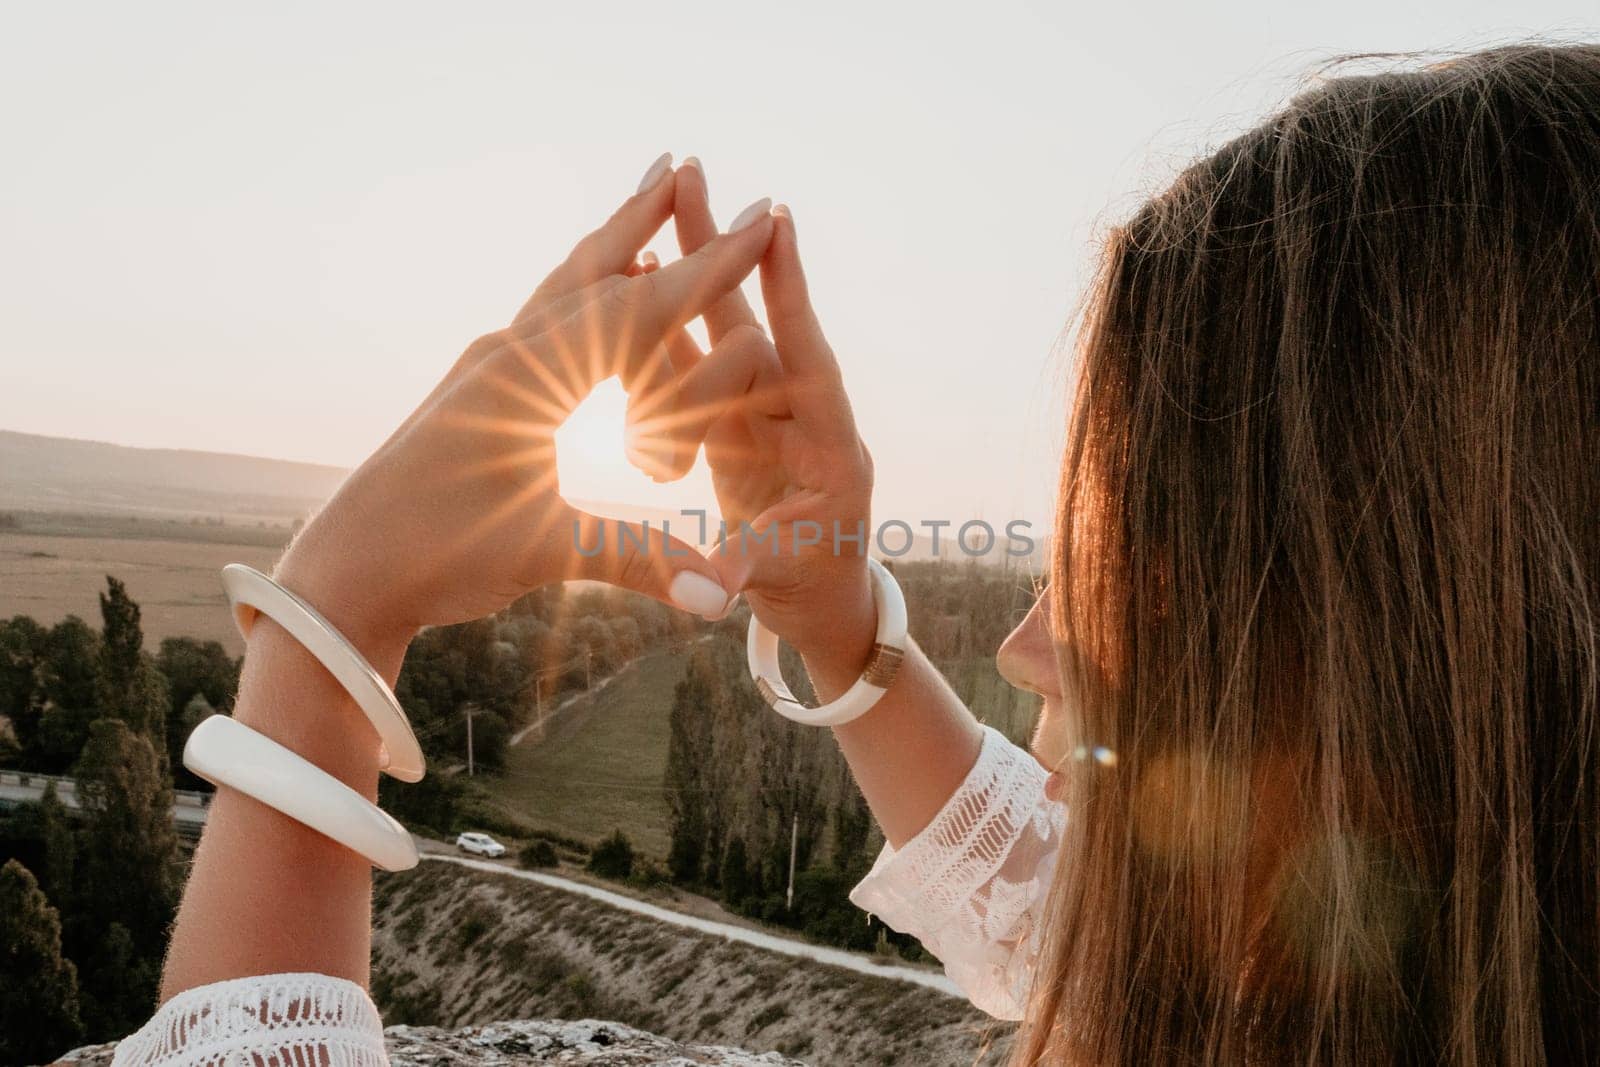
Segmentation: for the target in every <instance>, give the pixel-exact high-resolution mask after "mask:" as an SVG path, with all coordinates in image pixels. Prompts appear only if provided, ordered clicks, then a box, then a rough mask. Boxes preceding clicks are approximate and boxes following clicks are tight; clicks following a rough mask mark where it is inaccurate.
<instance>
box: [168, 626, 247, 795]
mask: <svg viewBox="0 0 1600 1067" xmlns="http://www.w3.org/2000/svg"><path fill="white" fill-rule="evenodd" d="M240 662H241V661H239V660H236V659H234V658H233V657H231V656H229V655H228V653H227V650H226V649H224V648H223V647H222V645H221V644H219V643H218V642H216V641H196V640H195V639H193V638H191V637H168V638H166V639H165V640H163V641H162V642H161V651H160V652H159V653H158V654H157V656H156V667H157V669H159V670H160V671H161V674H162V676H163V677H165V678H166V679H167V686H168V694H167V696H168V703H167V719H166V736H167V760H168V763H169V765H170V766H172V767H179V766H181V764H182V763H183V746H184V743H185V742H187V741H188V740H189V732H190V731H191V730H193V729H194V728H195V726H196V725H197V724H198V723H199V721H200V719H202V718H204V717H205V716H206V715H210V714H211V713H212V712H216V711H227V710H228V709H230V708H231V707H233V696H234V693H235V691H236V690H237V689H238V688H239V666H240ZM192 778H193V776H189V775H186V776H185V785H189V784H192V783H191V781H190V779H192ZM193 781H196V782H197V781H198V779H194V780H193Z"/></svg>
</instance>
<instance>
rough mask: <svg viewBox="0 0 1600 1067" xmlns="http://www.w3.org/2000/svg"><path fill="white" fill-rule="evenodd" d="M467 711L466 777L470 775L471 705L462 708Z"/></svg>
mask: <svg viewBox="0 0 1600 1067" xmlns="http://www.w3.org/2000/svg"><path fill="white" fill-rule="evenodd" d="M463 710H464V711H466V713H467V777H468V778H471V777H472V705H471V704H468V705H467V706H466V707H465V708H464V709H463Z"/></svg>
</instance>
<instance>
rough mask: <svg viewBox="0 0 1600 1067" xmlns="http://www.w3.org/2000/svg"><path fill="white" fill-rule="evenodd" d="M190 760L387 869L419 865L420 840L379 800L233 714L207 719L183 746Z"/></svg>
mask: <svg viewBox="0 0 1600 1067" xmlns="http://www.w3.org/2000/svg"><path fill="white" fill-rule="evenodd" d="M183 765H184V766H185V767H187V768H189V769H190V770H191V771H193V772H194V773H195V774H198V775H199V776H200V777H202V778H204V779H205V780H206V781H208V782H210V783H212V784H213V785H217V786H226V787H228V788H230V789H237V790H238V791H239V792H241V793H243V794H245V795H246V796H249V797H253V798H255V799H256V800H258V801H260V802H261V803H263V804H265V805H266V806H267V807H269V808H274V809H276V810H278V811H281V812H283V814H285V815H287V816H289V818H291V819H294V820H295V821H297V822H300V823H303V824H305V825H306V826H309V827H310V828H311V829H313V830H315V831H317V832H318V833H320V834H322V835H324V836H326V837H329V838H331V839H333V840H334V841H337V842H338V843H339V844H341V845H343V846H345V847H346V848H348V849H350V850H351V851H352V852H355V853H358V854H359V855H362V856H365V857H366V858H367V859H368V860H370V861H371V862H372V863H373V864H374V865H375V866H378V867H381V868H383V869H384V870H386V871H405V870H410V869H411V868H412V867H415V866H416V865H417V843H416V842H415V841H413V840H412V839H411V835H410V834H409V833H408V832H407V831H406V828H405V827H404V826H401V825H400V824H399V823H398V822H396V821H395V820H394V819H393V818H392V817H390V816H389V815H388V814H387V813H385V812H384V811H383V809H381V808H379V807H378V806H377V805H376V804H374V803H372V801H370V800H368V799H367V798H366V797H364V796H362V795H361V794H360V793H357V792H356V791H355V790H354V789H351V788H350V787H349V786H347V785H345V784H344V783H343V782H341V781H339V780H338V779H337V778H335V777H334V776H333V775H331V774H329V773H328V772H327V771H325V770H323V769H322V768H320V767H318V766H317V765H316V764H314V763H311V762H310V761H308V760H306V759H305V758H303V757H301V756H298V755H296V754H295V753H293V752H291V751H289V750H288V749H287V748H284V747H283V746H282V745H280V744H278V743H277V742H276V741H274V740H272V739H271V738H269V737H266V736H265V735H263V734H259V733H257V732H256V731H254V730H252V729H250V727H248V726H246V725H244V724H243V723H241V722H238V721H237V720H234V719H231V718H229V717H228V716H226V715H212V716H211V717H210V718H207V719H205V720H204V721H203V722H201V723H200V725H199V726H196V727H195V728H194V732H192V733H191V734H190V735H189V740H188V742H187V743H185V744H184V746H183Z"/></svg>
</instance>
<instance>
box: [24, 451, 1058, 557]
mask: <svg viewBox="0 0 1600 1067" xmlns="http://www.w3.org/2000/svg"><path fill="white" fill-rule="evenodd" d="M349 474H350V472H349V471H348V470H346V469H344V468H342V467H329V466H323V465H321V464H316V463H292V462H290V461H288V460H281V459H262V458H261V457H259V456H240V455H233V454H230V453H226V452H196V451H190V450H188V449H173V448H131V447H128V446H126V445H113V444H107V443H105V442H102V441H80V440H77V439H74V438H69V437H46V436H41V435H38V434H26V433H15V432H12V431H9V430H0V511H3V510H20V511H46V512H72V513H79V514H87V515H116V516H125V517H127V516H137V517H141V518H156V519H177V520H183V521H187V520H189V519H192V518H197V517H198V518H204V519H208V520H214V519H221V520H222V521H223V522H225V523H228V524H230V525H234V526H249V527H255V526H258V525H260V524H263V523H265V524H267V525H278V524H282V525H284V526H288V525H290V524H291V523H292V522H293V521H294V520H295V519H303V518H305V517H307V516H308V515H310V514H311V513H312V512H313V511H315V510H316V509H317V508H319V507H321V506H322V504H323V503H324V502H325V501H326V500H327V499H328V498H329V497H330V496H332V495H333V493H334V491H335V490H337V489H338V488H339V486H340V485H341V484H342V483H343V482H344V480H345V478H346V477H348V476H349ZM574 503H575V504H577V505H578V506H580V507H584V508H587V509H588V510H591V511H594V512H596V513H597V514H601V515H606V516H609V517H612V518H619V519H623V520H625V521H628V522H640V521H643V520H649V522H650V524H651V526H652V527H654V528H656V529H661V526H662V520H663V519H666V520H669V521H670V522H671V530H672V532H673V533H675V534H677V535H678V536H679V537H682V538H684V539H685V540H687V541H690V542H691V543H692V542H695V541H696V540H698V534H699V529H698V525H699V524H698V522H697V521H696V520H695V519H692V518H688V517H685V516H684V515H682V514H674V513H672V512H667V511H661V510H659V509H650V508H641V507H635V506H633V505H629V504H619V503H614V502H594V501H574ZM959 525H960V521H959V520H957V521H956V522H954V523H952V524H947V525H946V526H945V527H944V529H943V530H942V532H941V535H940V539H939V543H940V551H939V552H938V553H937V555H938V556H939V557H940V558H943V559H947V560H952V561H955V562H960V561H963V560H965V559H966V558H967V557H966V556H965V554H964V553H962V552H961V551H959V550H958V549H956V548H955V546H954V544H953V540H952V539H953V537H954V534H955V529H956V527H958V526H959ZM993 528H994V533H995V537H996V539H995V541H994V543H993V545H992V547H991V549H990V551H989V552H988V553H987V555H986V556H985V557H984V559H985V562H988V563H993V564H1002V565H1006V566H1011V567H1021V568H1023V569H1028V568H1034V569H1037V568H1038V566H1039V564H1040V563H1041V561H1042V560H1043V559H1044V558H1045V556H1046V552H1047V549H1046V539H1045V538H1043V537H1041V536H1040V534H1041V531H1038V530H1033V531H1031V534H1032V536H1033V537H1034V540H1035V542H1036V544H1035V549H1034V552H1033V553H1032V554H1031V555H1030V556H1028V557H1024V558H1022V559H1014V558H1013V559H1008V558H1007V557H1006V555H1005V553H1006V550H1007V548H1008V547H1010V546H1009V544H1008V542H1007V540H1006V530H1005V523H1004V522H995V523H994V524H993ZM708 533H709V534H710V536H711V537H712V538H713V539H714V538H715V536H716V516H715V515H714V514H713V515H712V517H711V520H710V528H709V530H708ZM908 533H911V534H914V535H915V536H913V537H912V538H911V540H910V542H909V543H908V542H907V534H908ZM973 536H974V537H979V536H980V535H979V534H978V533H977V532H976V531H975V532H974V534H973ZM883 543H884V544H885V545H887V546H890V547H891V548H892V549H895V550H897V551H899V552H900V554H899V555H898V556H897V558H900V559H904V560H907V561H911V560H925V559H932V558H934V557H935V552H934V551H933V548H934V543H933V540H932V538H931V537H930V536H929V531H928V530H927V529H926V528H924V527H921V526H918V527H916V528H915V529H906V528H890V529H888V530H886V531H885V532H884V534H883ZM879 554H881V553H880V552H878V551H877V549H876V548H875V549H874V555H879Z"/></svg>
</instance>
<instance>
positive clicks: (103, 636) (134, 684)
mask: <svg viewBox="0 0 1600 1067" xmlns="http://www.w3.org/2000/svg"><path fill="white" fill-rule="evenodd" d="M139 614H140V613H139V605H138V604H137V603H136V602H135V601H134V600H133V598H132V597H130V596H129V595H128V589H127V586H125V585H123V584H122V582H120V581H118V580H117V579H116V578H113V577H112V576H111V575H109V574H108V575H106V591H105V592H104V593H101V594H100V619H101V624H102V629H101V633H100V665H99V666H100V669H99V680H98V681H99V698H100V710H101V712H102V713H103V714H105V715H108V716H111V717H112V718H116V719H121V720H122V721H123V722H125V723H127V724H128V726H129V727H130V728H132V729H133V730H135V731H137V732H138V733H141V734H143V735H144V736H146V737H148V738H149V739H150V740H151V743H152V744H153V745H154V746H155V750H156V752H158V753H160V754H161V757H162V761H163V763H165V760H166V731H167V711H168V707H167V706H168V703H169V701H170V697H169V695H168V691H167V682H166V678H165V677H164V676H163V675H162V674H161V672H160V671H159V670H157V669H156V666H155V664H154V662H153V661H152V660H151V659H150V657H148V656H146V655H145V654H144V630H143V629H142V628H141V627H140V624H139Z"/></svg>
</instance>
